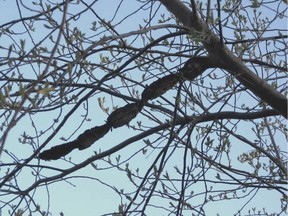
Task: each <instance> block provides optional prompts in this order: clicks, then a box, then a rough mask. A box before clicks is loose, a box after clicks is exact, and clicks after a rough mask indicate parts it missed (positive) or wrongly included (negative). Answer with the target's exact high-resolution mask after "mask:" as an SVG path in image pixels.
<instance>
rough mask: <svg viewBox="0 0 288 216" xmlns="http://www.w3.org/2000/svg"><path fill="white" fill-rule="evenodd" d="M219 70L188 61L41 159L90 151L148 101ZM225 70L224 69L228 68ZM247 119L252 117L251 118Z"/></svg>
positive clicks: (208, 61) (201, 59)
mask: <svg viewBox="0 0 288 216" xmlns="http://www.w3.org/2000/svg"><path fill="white" fill-rule="evenodd" d="M217 66H219V67H222V66H223V65H221V64H217V63H215V62H214V61H212V60H211V58H209V57H193V58H191V59H189V60H188V61H187V62H186V63H185V65H184V67H183V68H181V69H180V70H179V72H178V74H170V75H167V76H165V77H163V78H161V79H158V80H157V81H155V82H153V83H152V84H151V85H149V86H147V87H146V88H145V90H144V91H143V92H142V95H141V100H140V101H138V102H135V103H130V104H127V105H125V106H123V107H120V108H118V109H116V110H114V111H113V112H112V113H111V114H110V115H109V116H108V118H107V122H106V123H105V124H104V125H102V126H96V127H94V128H91V129H89V130H86V131H85V132H84V133H82V134H81V135H80V136H78V138H77V139H76V140H74V141H72V142H69V143H64V144H62V145H58V146H54V147H52V148H51V149H49V150H46V151H44V152H42V153H40V154H39V158H40V159H43V160H56V159H59V158H60V157H62V156H65V155H67V154H68V153H70V152H71V151H72V150H74V149H76V148H78V149H79V150H83V149H86V148H88V147H90V146H91V145H92V144H93V143H94V142H96V141H97V140H99V139H100V138H102V137H103V136H104V135H105V134H107V133H108V131H109V130H110V129H111V128H118V127H122V126H124V125H126V124H128V123H129V122H130V121H131V120H132V119H134V118H135V117H136V116H137V114H138V113H139V112H140V111H141V110H142V108H143V106H144V105H145V104H146V103H147V102H148V100H152V99H154V98H157V97H159V96H161V95H162V94H164V93H165V92H166V91H168V90H169V89H171V88H172V87H173V86H174V85H176V83H177V82H179V81H181V80H185V79H186V80H194V79H195V78H196V77H197V76H199V75H200V74H202V73H203V72H204V71H205V70H206V69H207V68H214V67H217ZM223 67H225V65H224V66H223ZM232 113H234V112H232ZM232 113H225V112H224V113H223V115H224V114H225V115H224V116H226V117H227V118H229V116H230V115H231V114H232ZM274 114H277V113H275V111H274ZM247 115H248V116H249V114H247ZM206 116H208V117H209V114H207V115H206ZM232 116H234V117H236V118H237V115H235V114H232ZM206 118H207V117H206ZM213 118H214V119H215V116H213ZM217 118H218V117H217ZM200 119H201V118H200ZM184 120H186V118H184ZM211 120H213V119H211ZM190 121H191V120H190ZM199 121H200V120H199ZM187 123H188V122H187Z"/></svg>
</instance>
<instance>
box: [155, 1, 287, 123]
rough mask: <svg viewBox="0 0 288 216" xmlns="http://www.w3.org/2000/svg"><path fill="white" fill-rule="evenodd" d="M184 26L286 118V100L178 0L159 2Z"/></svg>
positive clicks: (250, 88) (217, 58) (242, 81)
mask: <svg viewBox="0 0 288 216" xmlns="http://www.w3.org/2000/svg"><path fill="white" fill-rule="evenodd" d="M159 1H160V2H161V3H162V4H163V5H164V6H165V7H166V8H167V9H168V10H169V11H170V12H172V13H173V14H174V15H175V16H176V18H177V19H178V20H179V21H180V22H182V23H183V25H184V26H186V27H188V28H191V30H192V31H196V32H198V33H199V34H201V35H202V36H203V35H204V37H201V38H202V43H203V45H204V46H205V48H206V50H207V51H208V53H209V55H210V56H211V57H212V58H213V59H214V60H215V61H219V62H222V63H223V64H225V65H226V66H227V67H226V70H227V71H228V72H229V73H231V74H232V75H233V76H235V78H236V79H238V80H239V82H241V83H242V84H243V85H244V86H245V87H247V88H248V89H249V90H250V91H252V92H253V93H254V94H255V95H256V96H258V97H259V98H260V99H261V100H263V101H265V102H266V103H267V104H268V105H270V106H271V107H273V108H274V109H275V110H277V111H278V112H279V114H281V115H282V116H284V117H285V118H287V98H286V97H285V96H284V95H282V94H281V93H279V92H278V91H277V90H275V89H274V88H272V87H271V86H270V85H268V84H267V83H266V82H265V81H264V80H263V79H261V78H259V77H258V76H257V75H255V74H254V73H253V72H252V71H251V70H250V69H249V68H248V67H247V66H246V65H245V64H244V63H243V62H242V61H241V60H240V59H239V58H237V57H236V56H235V55H233V53H232V52H230V51H229V50H228V48H227V47H226V46H225V45H223V44H222V43H221V42H220V40H219V38H218V37H217V36H216V35H215V34H214V33H213V31H212V30H211V29H209V27H208V26H207V24H206V23H205V22H204V21H202V20H201V19H200V18H199V16H197V14H195V13H192V12H191V10H190V9H189V8H188V7H186V6H185V5H184V4H183V3H182V2H181V1H180V0H159Z"/></svg>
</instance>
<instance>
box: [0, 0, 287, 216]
mask: <svg viewBox="0 0 288 216" xmlns="http://www.w3.org/2000/svg"><path fill="white" fill-rule="evenodd" d="M111 2H112V1H109V4H107V1H99V3H97V8H95V10H96V11H97V13H99V15H101V16H103V17H105V20H109V19H112V17H113V16H114V14H115V11H116V10H117V4H115V5H114V4H111ZM117 2H119V1H117ZM130 4H131V5H129V7H128V6H127V5H123V7H121V8H120V9H119V13H118V14H117V16H116V17H115V20H122V19H124V18H125V17H126V16H127V15H128V14H129V13H130V10H131V11H133V10H134V9H135V8H136V6H137V4H136V3H135V1H131V2H130ZM134 4H135V5H134ZM0 6H1V9H0V11H1V13H0V20H1V21H0V24H2V23H5V22H7V21H9V20H13V19H17V18H19V14H18V12H17V9H16V5H15V2H14V1H0ZM147 7H148V6H147ZM80 9H81V8H79V7H78V5H74V6H73V5H70V6H69V12H70V13H76V11H79V10H80ZM164 11H165V10H162V9H160V12H164ZM29 14H30V12H29V13H28V12H27V14H26V13H23V16H26V15H29ZM55 16H56V17H57V16H58V15H55ZM91 16H92V15H91V14H87V16H83V17H81V18H80V19H79V20H77V28H79V29H80V30H83V32H86V30H87V31H88V29H89V28H90V24H91V22H92V20H91V19H90V17H91ZM146 16H147V11H145V10H144V11H140V12H137V15H136V16H135V17H134V18H132V19H127V20H126V19H125V20H124V21H123V22H122V23H121V24H119V26H118V27H117V28H116V30H117V31H118V33H119V34H121V33H126V32H130V31H133V30H137V29H138V27H139V23H140V22H143V18H144V17H146ZM167 16H168V15H167ZM60 20H61V13H59V21H60ZM283 22H284V21H283ZM284 23H285V22H284ZM142 24H143V23H142ZM143 25H144V24H143ZM37 28H38V29H39V30H37V31H36V32H32V33H31V34H32V35H34V37H35V41H36V42H37V41H38V40H41V39H42V38H43V37H44V36H45V34H46V30H45V31H44V30H43V32H42V31H41V28H44V27H42V26H41V25H40V24H39V26H37ZM18 30H19V32H21V29H18ZM89 33H90V35H89ZM89 33H87V35H86V37H90V36H91V40H96V39H97V36H95V35H92V32H91V31H89ZM56 34H57V33H55V34H54V35H55V36H56ZM54 35H53V36H54ZM19 38H21V36H19ZM19 38H18V39H19ZM135 38H136V37H135ZM140 41H141V40H139V41H138V40H136V42H135V44H137V45H138V46H139V47H141V42H140ZM5 43H9V41H8V40H7V38H6V39H3V38H0V45H1V44H5ZM29 45H31V44H29V40H28V39H27V46H29ZM1 52H3V50H2V51H1V50H0V56H2V55H4V56H5V55H6V53H1ZM94 57H95V60H96V61H97V60H99V56H92V57H90V58H94ZM39 70H41V68H39ZM134 71H135V74H136V75H135V76H140V75H141V74H139V71H137V70H136V69H135V70H134ZM134 71H133V72H134ZM23 73H24V72H23ZM27 73H28V74H27ZM99 74H101V72H99ZM25 76H27V77H29V71H27V72H25ZM31 76H32V75H31ZM84 81H85V80H83V82H84ZM113 82H114V81H113V80H112V81H111V83H112V84H113ZM174 96H175V94H174V92H171V93H168V94H167V95H166V97H167V98H173V97H174ZM98 97H106V101H107V106H109V105H111V104H114V105H118V106H120V105H121V104H122V105H123V104H124V102H123V101H120V100H117V99H111V98H109V96H107V94H105V93H99V94H97V95H96V96H94V97H92V98H91V99H90V100H89V107H90V109H89V112H88V114H87V115H88V117H89V118H90V119H91V121H85V122H84V124H83V125H82V127H81V128H80V129H79V130H78V131H77V133H76V134H73V132H74V131H75V128H77V127H78V126H79V125H80V123H81V122H82V120H83V117H81V115H86V111H85V109H83V107H80V108H79V109H78V110H77V112H75V113H74V114H73V116H72V118H71V119H69V120H68V122H67V123H66V124H65V126H64V127H63V128H62V129H61V131H60V132H59V133H58V135H57V136H55V137H54V138H53V140H52V141H51V142H49V144H48V145H47V147H46V148H48V147H49V148H50V147H51V146H54V145H55V144H56V143H57V144H60V143H61V142H62V141H60V138H61V137H65V138H69V137H70V136H71V137H70V139H69V140H73V139H75V138H76V137H77V136H78V135H79V133H80V132H82V131H85V130H86V129H88V128H91V127H94V126H95V125H102V124H103V123H104V122H105V120H106V117H107V115H106V114H105V113H103V111H102V110H101V109H100V108H99V106H98V102H97V98H98ZM91 107H93V109H91ZM71 108H72V105H71V106H66V107H65V108H64V109H63V110H61V112H63V113H67V112H68V111H69V110H70V109H71ZM59 113H60V111H55V112H49V114H47V113H40V114H37V116H36V117H35V116H34V115H31V116H29V115H26V116H25V117H24V118H22V119H21V121H19V122H18V123H17V125H16V126H15V127H14V128H13V129H12V130H11V133H10V135H9V137H8V140H7V144H6V146H5V148H7V149H8V150H9V151H10V152H13V153H14V154H15V155H16V157H19V158H27V157H29V156H30V154H31V151H32V149H31V147H27V146H26V145H21V144H19V142H18V138H19V135H20V134H22V133H23V132H24V131H25V132H26V133H28V134H34V133H35V131H33V126H32V123H31V119H33V123H34V125H35V127H36V128H37V129H39V130H43V131H45V130H46V129H47V128H49V126H50V125H51V122H53V119H55V118H56V117H57V116H58V115H59ZM61 118H62V117H61ZM136 121H137V120H135V121H134V124H135V123H136ZM240 130H241V129H240ZM242 130H243V129H242ZM245 133H246V134H247V138H250V137H249V136H250V134H251V129H250V128H249V127H245V126H244V130H243V134H245ZM136 134H137V131H135V132H133V131H132V130H128V129H127V127H122V128H118V129H113V130H112V131H110V132H109V133H108V134H107V135H106V136H105V137H103V138H102V139H101V140H100V141H99V142H97V144H96V145H95V144H94V145H93V146H92V147H91V148H89V149H86V150H84V151H78V150H75V151H73V152H72V153H71V154H69V156H67V157H66V158H67V159H68V158H69V157H72V158H73V162H75V163H80V162H81V161H83V160H84V159H85V158H88V157H89V156H91V155H92V154H93V151H99V149H101V151H105V150H107V149H109V148H110V147H111V146H114V145H115V144H118V143H120V142H121V141H124V140H125V139H127V138H128V137H131V136H132V135H136ZM48 136H49V133H46V134H45V135H44V136H42V137H41V139H40V140H37V141H38V144H39V145H41V144H42V143H43V142H44V140H45V139H47V137H48ZM155 138H156V137H153V136H152V137H151V138H150V139H151V140H153V139H155ZM251 139H253V138H252V136H251ZM279 140H281V141H282V140H283V137H279ZM234 141H235V142H236V140H234ZM283 142H284V143H285V141H283ZM143 146H145V143H144V142H143V141H139V142H136V143H133V144H132V145H130V146H128V147H126V148H125V149H123V150H121V151H120V152H118V153H116V154H114V155H112V156H111V160H113V161H115V158H116V157H117V156H118V155H119V154H121V160H123V161H125V159H128V158H129V157H130V155H132V154H133V153H134V152H135V151H137V150H140V149H141V148H143ZM46 148H45V149H46ZM245 148H246V147H245ZM241 150H243V147H242V146H237V145H235V146H233V149H232V151H234V153H235V154H236V153H237V152H238V151H241ZM248 150H249V149H248ZM182 153H183V152H179V153H177V154H175V155H174V161H175V160H178V159H179V160H181V159H182V157H183V154H182ZM156 154H157V152H156V151H155V152H154V151H150V152H149V154H147V155H144V156H142V155H141V156H142V157H141V156H140V155H136V156H135V157H134V158H133V160H132V162H133V163H131V162H129V167H131V168H132V169H133V170H136V169H137V167H140V168H141V170H140V172H142V173H144V172H145V170H146V169H147V168H148V167H149V165H150V163H151V162H152V161H153V159H154V157H155V155H156ZM106 160H107V158H106ZM1 161H2V162H6V163H7V162H9V161H10V162H12V161H13V158H12V157H11V155H10V156H9V155H7V154H6V153H3V154H2V156H1ZM235 161H236V160H235ZM124 163H125V162H124ZM126 163H128V162H126ZM31 164H33V165H35V166H36V165H38V161H37V160H36V159H35V160H34V161H33V162H32V163H31ZM40 164H41V165H45V166H51V167H53V166H55V167H61V168H63V169H64V168H68V167H70V166H71V164H70V163H67V162H65V161H63V160H57V161H52V162H43V161H40ZM95 165H97V167H98V168H102V169H103V170H97V171H96V170H95V169H94V168H93V166H91V165H88V166H87V167H86V168H85V169H82V170H79V171H77V172H75V173H74V174H73V175H68V176H66V177H65V181H63V182H55V183H53V184H51V185H48V186H47V188H46V187H45V186H42V187H40V188H38V189H37V190H36V191H35V193H34V194H33V197H34V199H35V200H36V201H37V202H38V204H39V205H40V206H41V209H42V210H45V209H49V211H50V212H51V213H52V215H59V213H60V212H63V213H64V215H87V216H90V215H91V216H92V215H102V214H105V213H107V212H111V213H112V212H113V211H117V207H118V206H117V205H118V204H119V203H120V202H121V198H120V196H118V195H117V194H116V193H115V192H114V191H113V189H112V188H109V187H107V186H105V184H106V185H111V186H112V187H114V186H115V187H116V188H125V190H127V191H131V192H132V191H135V190H136V188H135V187H134V186H133V185H131V184H130V183H129V182H128V179H127V177H126V175H125V173H122V172H120V171H119V170H116V169H110V168H109V167H108V166H107V163H104V162H102V161H96V162H95ZM171 166H173V164H172V163H171ZM180 166H181V164H179V167H180ZM238 166H242V167H243V166H244V165H243V164H240V163H238ZM247 169H248V167H247ZM32 170H34V171H36V170H37V169H32V168H31V169H29V168H27V169H25V170H23V171H22V172H20V173H19V178H18V184H19V187H20V188H22V189H23V190H24V189H26V188H27V187H29V186H31V184H32V183H33V182H34V181H35V177H33V173H31V172H32ZM5 171H6V169H5V168H4V169H1V170H0V172H1V174H0V175H4V172H5ZM57 173H58V172H57V171H53V170H49V171H48V170H46V171H45V172H44V173H43V174H45V175H47V176H50V175H55V174H57ZM72 176H73V178H71V177H72ZM100 180H101V181H102V182H100ZM215 187H217V185H215ZM193 190H195V191H197V190H198V188H194V189H193ZM0 193H1V192H0ZM251 194H253V192H251ZM268 194H269V195H268ZM31 195H32V194H31ZM264 196H266V197H269V198H270V199H265V200H264V199H263V197H264ZM12 197H13V196H11V197H9V196H5V197H4V199H5V200H7V199H9V198H11V199H12ZM277 197H278V195H277V194H275V193H274V192H271V191H266V192H265V193H264V194H263V193H262V192H260V193H259V194H258V195H257V196H256V198H255V200H254V202H252V203H251V204H249V205H251V207H253V205H254V204H255V205H256V204H260V205H259V206H264V207H265V206H269V209H273V208H275V209H278V208H279V203H278V200H279V199H278V198H277ZM4 199H3V200H4ZM201 199H202V197H196V198H195V203H199V202H200V200H201ZM153 202H155V203H158V204H159V202H160V203H161V202H162V200H161V201H160V200H157V199H155V201H153ZM237 204H238V205H239V207H238V206H236V205H237ZM237 204H235V201H234V202H233V204H232V201H231V204H230V201H227V202H226V204H225V206H219V204H218V203H217V202H215V203H212V204H208V207H207V208H206V213H207V215H216V213H220V215H232V213H236V210H237V209H239V208H240V207H241V206H243V203H241V202H238V203H237ZM163 205H164V203H163ZM7 209H8V208H4V209H2V212H0V215H1V213H2V214H3V215H5V214H6V212H5V211H6V210H7ZM259 210H261V209H259ZM221 213H222V214H221ZM190 214H191V213H189V212H187V213H186V212H183V215H190ZM35 215H37V214H35ZM147 215H166V214H165V213H163V210H162V209H159V210H157V209H153V212H147Z"/></svg>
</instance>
